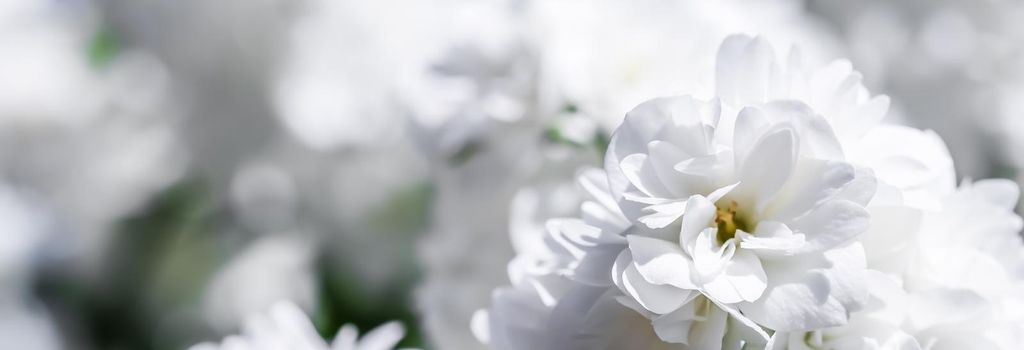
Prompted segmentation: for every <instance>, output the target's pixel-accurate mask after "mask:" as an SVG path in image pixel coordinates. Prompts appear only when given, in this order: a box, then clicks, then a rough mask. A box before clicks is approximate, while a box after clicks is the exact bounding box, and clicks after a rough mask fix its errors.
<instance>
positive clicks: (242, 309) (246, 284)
mask: <svg viewBox="0 0 1024 350" xmlns="http://www.w3.org/2000/svg"><path fill="white" fill-rule="evenodd" d="M312 248H313V247H312V246H311V245H310V244H309V242H308V241H306V240H304V239H303V238H302V236H301V235H297V234H295V233H291V234H282V235H271V236H267V237H265V238H261V239H259V240H257V241H255V242H253V243H251V244H250V246H249V247H248V248H246V249H245V250H243V251H241V252H240V253H239V254H238V256H237V257H235V258H234V259H233V260H231V261H230V262H229V263H228V264H227V266H225V267H224V268H223V269H222V270H221V271H219V272H218V273H217V274H216V275H215V276H214V277H213V280H212V281H211V282H210V284H209V286H208V287H207V291H206V293H205V296H204V301H203V303H204V306H205V307H204V308H203V310H204V312H205V313H206V317H207V320H209V322H210V323H211V324H213V325H214V326H215V327H216V328H218V329H221V330H228V329H234V328H236V327H238V326H239V325H240V324H242V322H243V320H244V319H245V317H247V316H249V315H251V314H254V313H258V312H261V311H263V310H265V309H267V308H268V307H270V306H271V305H273V304H274V303H275V302H277V301H279V300H292V301H293V302H294V303H296V304H295V305H298V306H299V307H301V308H302V309H304V310H314V309H315V307H316V306H317V305H316V298H317V297H318V295H317V293H316V288H317V281H316V276H315V275H314V272H313V259H314V258H315V254H314V252H313V249H312Z"/></svg>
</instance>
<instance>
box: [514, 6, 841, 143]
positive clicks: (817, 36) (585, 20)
mask: <svg viewBox="0 0 1024 350" xmlns="http://www.w3.org/2000/svg"><path fill="white" fill-rule="evenodd" d="M526 8H527V9H528V15H529V17H528V20H529V22H527V23H529V24H530V29H531V31H530V32H529V34H530V36H531V37H530V39H531V41H532V42H533V43H534V46H535V47H536V49H535V51H537V52H538V55H539V56H540V57H539V60H540V62H539V67H540V68H539V69H540V72H539V74H540V99H541V103H542V105H541V108H542V111H543V112H546V113H552V112H553V111H557V110H561V109H563V108H565V107H566V106H572V108H575V109H577V110H578V111H579V112H580V113H582V114H584V115H587V116H588V117H590V118H592V119H594V120H595V121H596V122H598V124H599V125H601V126H602V127H603V128H604V129H605V130H607V131H610V130H612V129H614V128H615V127H616V126H618V124H619V123H620V122H621V121H622V117H623V116H624V115H625V114H626V112H628V111H629V110H630V109H632V108H633V107H635V106H636V105H638V104H640V103H641V102H643V101H646V100H648V99H650V98H651V96H671V95H679V94H691V95H697V96H699V97H702V98H707V97H710V95H711V93H712V92H713V91H712V89H713V85H712V84H711V83H712V81H713V72H712V71H711V70H709V69H708V68H709V67H711V66H712V65H713V64H714V59H715V58H714V53H715V49H716V48H717V47H718V44H719V43H720V42H721V41H722V39H724V38H725V37H726V36H728V35H730V34H733V33H752V34H758V35H767V36H769V37H772V38H773V40H775V42H776V43H777V44H779V45H781V46H783V47H788V46H790V45H792V44H794V43H796V42H799V43H800V44H801V47H802V48H803V50H804V55H805V59H811V60H812V61H815V62H818V61H823V60H825V59H831V58H833V56H834V55H836V54H837V53H836V52H835V50H836V48H835V47H834V40H833V38H831V37H830V36H829V34H828V32H827V31H825V30H821V28H822V26H821V24H820V23H816V22H815V21H813V19H812V18H811V17H809V16H806V15H805V14H804V13H803V11H802V10H801V9H800V8H799V3H798V2H795V1H785V0H783V1H768V2H763V3H749V2H742V1H724V2H714V3H707V2H700V1H663V0H643V1H634V2H630V3H623V2H617V1H597V2H592V1H558V2H550V1H535V2H527V3H526ZM680 62H686V64H681V63H680Z"/></svg>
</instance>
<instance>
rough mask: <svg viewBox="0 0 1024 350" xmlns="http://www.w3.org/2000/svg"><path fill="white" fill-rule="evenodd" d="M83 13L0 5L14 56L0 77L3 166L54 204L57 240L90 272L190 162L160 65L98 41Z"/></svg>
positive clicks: (42, 4)
mask: <svg viewBox="0 0 1024 350" xmlns="http://www.w3.org/2000/svg"><path fill="white" fill-rule="evenodd" d="M89 10H90V9H89V7H88V6H86V4H77V3H76V4H63V3H55V2H46V1H32V0H25V1H23V0H16V1H11V2H7V3H5V4H4V5H2V6H0V12H3V13H2V14H0V17H3V18H5V20H4V21H3V22H2V23H3V24H2V26H3V30H2V31H0V36H2V37H3V39H0V46H2V47H3V51H4V52H9V53H10V54H9V55H3V56H4V57H2V58H0V72H2V73H3V74H4V75H6V76H10V77H11V79H10V80H7V81H6V82H5V83H2V84H0V96H3V97H0V135H2V139H3V141H2V142H0V146H2V147H0V149H2V150H3V151H0V168H3V169H4V172H5V174H6V175H5V176H6V178H7V179H8V180H9V181H10V182H11V183H12V184H13V185H14V186H16V187H19V188H25V189H29V190H30V191H32V192H33V193H34V194H35V195H36V196H38V197H39V200H40V201H42V202H44V203H45V205H46V206H47V207H49V208H50V209H51V210H52V211H53V214H54V218H55V224H54V226H55V228H56V231H57V232H61V233H62V234H61V235H60V237H61V238H62V239H61V240H59V241H55V242H54V244H55V245H58V246H59V247H58V250H60V251H63V252H65V253H66V254H67V255H68V256H70V257H71V258H72V259H75V261H78V262H85V264H75V265H74V267H75V268H76V269H78V270H79V271H80V272H82V273H95V272H96V271H93V270H92V269H94V268H95V267H96V266H95V263H96V262H97V261H98V260H100V257H101V256H102V253H103V252H104V249H106V245H107V243H108V242H107V239H108V237H109V233H110V232H112V231H113V229H112V228H113V226H114V225H115V224H116V223H117V222H118V221H119V220H121V219H123V218H124V217H125V216H127V215H128V214H129V213H131V212H132V211H134V210H136V209H137V208H139V207H140V206H141V205H142V204H143V203H145V201H146V200H147V199H148V198H150V196H152V195H153V194H154V193H156V192H158V191H159V190H161V189H163V188H165V187H166V186H168V185H169V184H170V183H173V182H174V181H176V180H177V179H178V178H179V177H180V176H181V174H182V172H183V170H184V163H185V160H186V159H185V156H184V154H183V152H181V149H180V148H179V146H180V145H179V144H178V137H177V134H176V125H175V122H176V120H177V118H178V117H179V114H178V113H179V111H178V110H177V106H175V104H174V103H175V102H176V101H175V98H174V96H173V95H172V94H171V92H170V90H169V86H170V84H171V81H170V79H169V77H168V75H167V72H166V70H165V68H164V66H163V64H162V63H161V62H160V61H158V60H156V59H155V58H154V57H152V56H150V55H147V54H145V53H143V52H139V51H135V50H130V49H123V50H115V49H114V48H112V47H110V46H104V45H102V44H101V43H102V42H104V39H103V38H104V37H105V34H104V32H103V29H102V28H99V26H98V25H97V24H96V23H95V19H94V18H92V17H90V14H91V12H89ZM7 19H10V20H7ZM107 39H109V38H107ZM68 169H74V171H68ZM98 189H103V196H101V197H97V196H96V191H97V190H98ZM98 201H99V202H98Z"/></svg>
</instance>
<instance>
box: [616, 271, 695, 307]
mask: <svg viewBox="0 0 1024 350" xmlns="http://www.w3.org/2000/svg"><path fill="white" fill-rule="evenodd" d="M622 287H623V288H624V289H625V290H624V291H625V292H626V293H627V294H629V295H630V296H632V297H633V298H634V299H636V301H637V302H639V303H640V305H643V306H644V308H645V309H647V310H650V311H651V312H653V313H656V314H667V313H670V312H672V311H675V310H676V309H678V308H679V307H680V306H682V305H683V304H685V303H686V302H687V301H689V300H690V299H692V297H693V296H694V295H695V294H696V293H697V292H696V291H694V290H685V289H679V288H676V287H673V286H669V285H656V284H651V283H650V282H647V280H645V279H644V278H643V276H641V275H640V272H639V271H637V269H636V265H634V264H630V265H629V266H627V267H626V270H625V271H624V272H623V273H622Z"/></svg>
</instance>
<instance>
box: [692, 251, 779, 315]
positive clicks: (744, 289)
mask: <svg viewBox="0 0 1024 350" xmlns="http://www.w3.org/2000/svg"><path fill="white" fill-rule="evenodd" d="M766 286H767V277H766V276H765V271H764V269H763V268H762V267H761V260H760V259H758V257H757V255H755V254H754V253H753V252H750V251H746V250H742V249H740V250H737V251H736V253H735V254H734V255H733V257H732V259H731V260H730V261H728V262H727V263H726V266H725V268H724V269H723V271H722V273H721V274H719V275H717V276H715V277H714V279H712V280H711V281H708V282H707V283H704V285H703V287H704V292H705V293H707V295H708V296H709V297H710V298H711V299H712V300H715V301H718V302H721V303H725V304H733V303H738V302H741V301H754V300H757V298H760V297H761V294H762V293H764V290H765V287H766Z"/></svg>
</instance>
